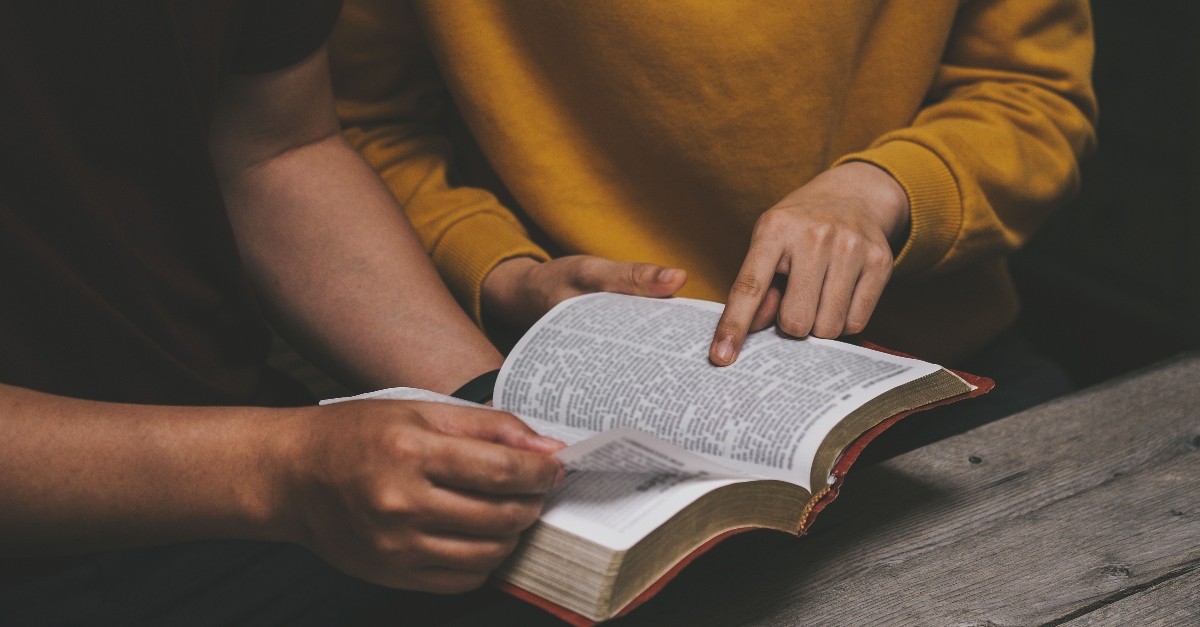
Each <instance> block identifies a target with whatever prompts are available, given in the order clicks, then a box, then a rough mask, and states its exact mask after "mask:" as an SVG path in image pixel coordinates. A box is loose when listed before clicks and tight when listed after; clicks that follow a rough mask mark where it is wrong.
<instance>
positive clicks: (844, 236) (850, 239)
mask: <svg viewBox="0 0 1200 627" xmlns="http://www.w3.org/2000/svg"><path fill="white" fill-rule="evenodd" d="M865 243H866V240H865V239H864V238H863V236H862V235H861V234H859V233H856V232H854V231H841V232H839V233H837V235H836V237H835V240H834V242H833V249H834V251H835V252H836V253H838V254H841V255H851V254H854V253H857V252H859V251H860V250H861V249H862V248H863V244H865Z"/></svg>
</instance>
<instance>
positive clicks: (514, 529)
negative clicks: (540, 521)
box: [496, 503, 538, 536]
mask: <svg viewBox="0 0 1200 627" xmlns="http://www.w3.org/2000/svg"><path fill="white" fill-rule="evenodd" d="M537 517H538V510H537V509H535V508H533V507H530V506H528V505H525V504H522V503H507V504H505V506H504V507H502V508H501V509H500V513H499V514H498V515H497V516H496V521H497V531H498V532H499V533H501V534H502V535H505V536H516V535H517V534H519V533H521V532H522V531H525V529H527V528H529V526H530V525H532V524H533V523H534V521H536V520H537Z"/></svg>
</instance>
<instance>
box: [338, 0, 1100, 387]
mask: <svg viewBox="0 0 1200 627" xmlns="http://www.w3.org/2000/svg"><path fill="white" fill-rule="evenodd" d="M331 51H332V57H333V70H334V85H335V89H336V91H337V95H338V107H339V114H340V115H341V116H342V119H343V122H344V125H345V127H346V133H347V136H348V137H349V138H350V140H351V142H352V143H353V144H354V145H356V146H357V147H358V148H359V149H360V150H361V152H362V153H363V155H365V156H366V158H367V159H368V160H369V161H370V162H371V163H372V164H373V165H374V166H375V168H376V169H377V170H378V171H379V172H380V174H381V175H382V177H383V179H384V180H385V181H386V182H387V184H388V185H389V186H390V187H391V189H392V191H393V192H394V193H395V195H396V196H397V198H399V200H400V201H401V202H402V203H403V204H404V206H405V209H406V211H407V212H408V214H409V216H410V218H411V219H412V222H413V224H414V225H415V227H416V229H417V231H418V233H419V234H420V236H421V238H422V239H423V241H424V243H425V245H426V246H427V248H428V250H429V251H430V254H431V255H432V257H433V260H434V262H435V263H436V265H437V266H438V267H439V268H440V270H441V271H442V273H443V275H444V276H445V278H446V280H447V282H448V283H449V285H450V287H451V289H452V291H453V292H454V293H455V295H456V296H457V297H458V298H459V299H460V301H461V302H462V303H463V304H464V306H465V307H467V308H468V310H469V311H471V312H473V313H474V315H475V317H476V319H477V320H478V319H479V286H480V283H481V282H482V280H483V278H484V276H485V275H486V274H487V273H488V272H489V271H490V270H491V269H492V268H493V267H494V266H495V265H496V264H497V263H499V262H500V261H502V260H504V259H508V258H511V257H516V256H522V255H525V256H532V257H536V258H540V259H546V258H548V257H549V256H550V255H551V254H553V255H560V254H573V253H587V254H593V255H600V256H604V257H608V258H612V259H617V260H628V261H649V262H654V263H658V264H662V265H666V266H675V267H681V268H684V269H686V270H687V271H688V274H689V277H690V278H689V280H688V283H687V285H686V286H685V288H684V290H683V292H682V293H681V295H684V296H692V297H697V298H705V299H710V300H717V301H724V300H725V298H726V296H727V294H728V290H729V286H730V284H731V283H732V281H733V278H734V276H735V274H736V272H737V270H738V268H739V266H740V265H741V262H742V259H743V256H744V254H745V252H746V249H747V246H748V243H749V240H750V232H751V228H752V226H753V225H754V222H755V219H756V218H757V217H758V216H759V215H760V214H761V213H762V212H763V211H764V210H765V209H767V208H768V207H770V206H771V205H773V204H774V203H775V202H776V201H778V200H779V199H780V198H782V197H783V196H784V195H785V194H787V193H788V192H790V191H792V190H794V189H796V188H797V187H799V186H801V185H803V184H804V183H805V182H807V181H808V180H810V179H811V178H812V177H813V176H815V175H816V174H818V173H819V172H821V171H823V170H825V169H827V168H829V167H830V166H832V165H835V164H837V163H840V162H844V161H846V160H860V161H866V162H870V163H873V164H875V165H877V166H879V167H881V168H883V169H885V170H887V171H888V172H889V173H891V174H892V176H893V177H895V178H896V179H897V180H898V181H899V182H900V184H901V185H902V186H903V187H904V189H905V190H906V192H907V194H908V198H909V202H910V204H911V212H912V213H911V232H910V235H909V238H908V241H907V243H906V244H905V245H904V247H903V249H902V250H901V251H900V253H899V254H898V255H897V259H896V264H895V271H894V274H893V278H892V282H891V283H890V284H889V286H888V288H887V290H886V292H885V293H884V296H883V299H882V301H881V302H880V304H879V306H878V307H877V309H876V312H875V314H874V316H873V317H872V319H871V322H870V324H869V325H868V328H867V331H866V332H865V333H864V337H865V338H866V339H870V340H873V341H876V342H879V343H881V344H884V345H887V346H890V347H892V348H896V349H899V350H903V351H907V352H910V353H914V354H917V355H920V356H922V357H926V358H929V359H934V360H938V361H941V362H943V363H953V361H954V360H955V359H957V358H959V357H961V356H963V355H965V354H967V353H969V352H970V351H972V350H974V349H976V348H978V347H979V346H980V345H982V344H983V343H985V342H986V341H987V340H989V339H990V338H992V337H993V336H994V335H995V334H996V333H998V332H999V330H1001V329H1002V328H1004V327H1005V326H1007V325H1008V324H1009V323H1011V321H1012V320H1013V318H1014V317H1015V315H1016V313H1017V301H1016V294H1015V292H1014V290H1013V286H1012V282H1011V280H1010V278H1009V276H1008V272H1007V269H1006V267H1005V262H1004V258H1005V255H1006V254H1007V253H1009V252H1011V251H1012V250H1014V249H1015V248H1016V247H1018V246H1019V245H1020V244H1021V243H1022V242H1024V241H1025V240H1026V239H1027V238H1028V237H1029V236H1030V235H1031V234H1032V233H1033V232H1034V230H1035V229H1036V228H1037V227H1038V225H1039V224H1040V223H1041V222H1042V221H1043V219H1044V218H1045V216H1046V215H1047V214H1048V213H1049V212H1050V211H1051V210H1052V209H1053V208H1054V207H1055V206H1056V205H1058V204H1060V203H1061V202H1062V201H1063V200H1064V199H1066V198H1068V197H1069V196H1070V195H1071V194H1072V193H1074V191H1075V190H1076V188H1077V186H1078V166H1077V159H1078V157H1079V156H1080V155H1082V154H1084V153H1086V152H1088V151H1089V150H1090V149H1091V147H1092V145H1093V142H1094V131H1093V121H1094V119H1095V115H1096V105H1095V101H1094V96H1093V93H1092V91H1091V86H1090V70H1091V61H1092V53H1093V48H1092V37H1091V21H1090V15H1089V11H1088V5H1087V2H1086V0H1019V1H1015V0H1014V1H1011V2H994V1H971V0H965V1H962V0H921V1H920V2H911V1H910V2H902V1H889V0H860V1H857V2H851V1H836V2H778V3H763V5H762V6H758V5H753V6H752V3H750V2H720V1H713V0H675V1H672V2H559V1H551V0H523V1H519V2H518V1H509V2H501V1H495V2H466V1H462V2H459V1H453V0H414V1H412V2H408V3H405V2H400V1H398V0H350V1H349V2H348V3H347V5H346V7H345V9H344V12H343V16H342V21H341V24H340V25H339V27H338V29H337V30H336V31H335V33H334V36H333V39H332V41H331Z"/></svg>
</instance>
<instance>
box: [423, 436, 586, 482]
mask: <svg viewBox="0 0 1200 627" xmlns="http://www.w3.org/2000/svg"><path fill="white" fill-rule="evenodd" d="M430 448H431V450H430V451H429V455H428V456H427V457H426V466H425V469H424V470H425V476H426V477H428V478H429V480H430V481H432V482H433V483H434V484H435V485H438V486H441V487H444V488H450V489H458V490H471V491H475V492H482V493H484V494H496V495H517V494H544V493H546V492H548V491H549V490H550V489H551V488H553V487H554V486H555V485H557V484H558V482H559V481H560V480H561V477H562V475H563V474H564V470H563V467H562V464H561V463H560V462H559V461H558V460H557V459H555V458H553V457H551V456H550V455H543V454H540V453H534V452H530V451H525V450H520V449H515V448H512V447H509V446H505V445H503V444H496V443H493V442H486V441H483V440H476V439H473V438H464V437H458V436H453V435H443V436H440V437H437V438H433V439H432V440H431V442H430Z"/></svg>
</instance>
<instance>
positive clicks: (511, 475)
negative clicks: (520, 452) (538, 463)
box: [488, 455, 521, 489]
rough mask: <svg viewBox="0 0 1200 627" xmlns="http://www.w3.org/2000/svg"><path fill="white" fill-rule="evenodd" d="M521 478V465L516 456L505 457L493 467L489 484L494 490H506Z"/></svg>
mask: <svg viewBox="0 0 1200 627" xmlns="http://www.w3.org/2000/svg"><path fill="white" fill-rule="evenodd" d="M520 476H521V463H520V461H519V460H518V459H517V457H516V456H514V455H505V456H503V457H500V458H498V459H497V461H496V463H495V464H494V465H493V466H492V472H491V475H490V476H489V478H488V479H489V482H490V483H491V487H492V488H494V489H504V488H507V487H508V486H511V485H512V484H514V483H516V481H517V479H518V478H519V477H520Z"/></svg>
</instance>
